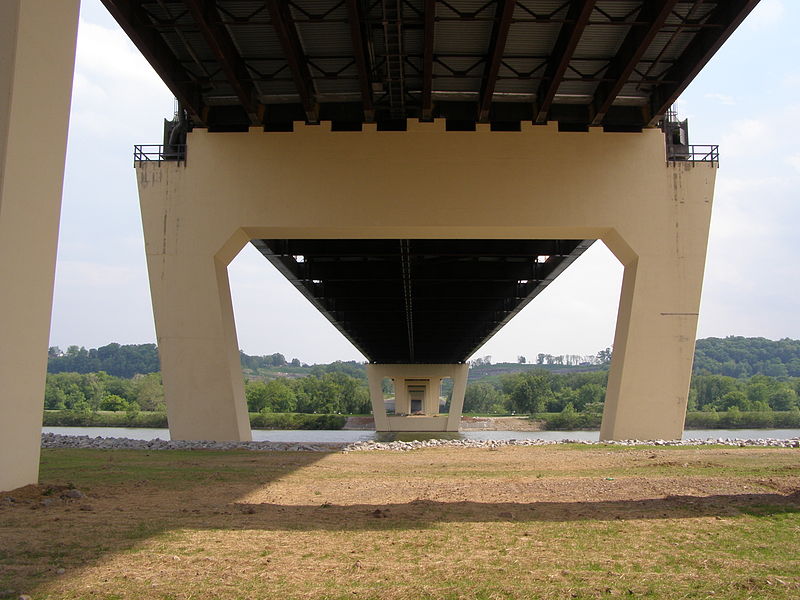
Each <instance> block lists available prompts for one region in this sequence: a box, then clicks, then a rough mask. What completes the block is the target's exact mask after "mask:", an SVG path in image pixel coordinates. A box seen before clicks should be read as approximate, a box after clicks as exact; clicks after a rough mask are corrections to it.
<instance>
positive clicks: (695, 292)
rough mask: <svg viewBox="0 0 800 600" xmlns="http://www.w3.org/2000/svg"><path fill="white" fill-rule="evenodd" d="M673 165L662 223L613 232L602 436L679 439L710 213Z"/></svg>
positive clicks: (702, 187)
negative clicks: (618, 283)
mask: <svg viewBox="0 0 800 600" xmlns="http://www.w3.org/2000/svg"><path fill="white" fill-rule="evenodd" d="M691 169H692V167H691V166H675V167H674V168H673V177H672V179H671V182H670V183H671V185H670V188H669V190H668V192H667V194H666V196H665V198H664V199H663V200H662V202H663V203H664V204H666V205H667V206H666V210H665V211H664V216H663V220H662V221H661V227H658V228H650V229H649V230H646V229H644V228H641V229H639V230H638V231H633V230H631V231H627V232H626V235H625V240H624V241H623V240H622V239H620V238H619V237H618V236H616V235H614V234H612V235H610V236H609V237H608V239H606V243H607V244H608V246H609V248H611V250H612V251H613V252H614V253H615V254H616V255H617V257H618V258H619V259H620V261H621V262H622V264H623V265H624V269H625V270H624V274H623V280H622V290H621V294H620V303H619V311H618V316H617V326H616V333H615V337H614V355H613V358H612V364H611V370H610V373H609V378H608V389H607V394H606V402H605V408H604V412H603V422H602V426H601V430H600V439H602V440H620V439H659V438H661V439H680V437H681V434H682V433H683V425H684V420H685V416H686V406H687V403H688V398H689V384H690V379H691V373H692V362H693V360H694V346H695V338H696V333H697V319H698V313H699V310H700V294H701V291H702V286H703V271H704V267H705V257H706V249H707V242H708V227H709V223H710V218H711V196H710V193H709V191H708V189H707V184H706V183H705V182H703V181H702V180H700V179H699V178H697V177H688V175H690V174H691V173H690V170H691Z"/></svg>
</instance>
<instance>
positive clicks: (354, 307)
mask: <svg viewBox="0 0 800 600" xmlns="http://www.w3.org/2000/svg"><path fill="white" fill-rule="evenodd" d="M591 243H592V240H586V241H575V240H492V239H488V240H420V239H383V240H374V239H373V240H341V239H338V240H337V239H328V240H323V239H310V240H308V239H306V240H298V239H295V240H265V239H259V240H253V245H255V247H256V248H258V249H259V250H260V251H261V252H262V253H263V254H264V256H266V257H267V258H268V259H269V261H270V262H271V263H272V264H273V265H275V267H276V268H277V269H278V270H279V271H280V272H281V273H283V274H284V275H285V276H286V278H287V279H289V281H291V282H292V284H293V285H295V287H297V288H298V289H299V290H300V292H301V293H302V294H303V295H304V296H305V297H306V298H308V300H309V301H310V302H311V303H312V304H313V305H314V306H316V307H317V308H318V309H319V310H320V312H322V314H324V315H325V316H326V317H327V318H328V319H329V320H330V321H331V323H333V325H334V326H335V327H336V328H337V329H338V330H339V331H341V332H342V333H343V334H344V335H345V337H347V339H348V340H350V341H351V342H352V343H353V345H354V346H356V348H358V349H359V350H360V351H361V352H362V354H364V356H366V357H367V359H368V360H369V361H370V362H373V363H400V364H402V363H442V364H450V363H462V362H465V361H466V360H467V359H468V358H469V357H470V356H472V354H473V353H474V352H475V351H476V350H477V349H478V348H480V347H481V346H482V345H483V344H484V343H485V342H486V341H487V340H488V339H489V338H490V337H491V336H492V335H494V333H495V332H497V331H498V330H499V329H500V328H501V327H503V326H504V325H505V324H506V323H507V322H508V321H509V320H510V319H511V318H512V317H513V316H514V315H516V314H517V313H518V312H519V311H520V310H521V309H522V308H523V307H524V306H525V305H527V304H528V302H530V301H531V300H532V299H533V298H534V297H536V295H537V294H539V293H540V292H541V291H542V290H544V289H545V287H547V285H548V284H549V283H550V282H551V281H553V280H554V279H555V278H556V277H557V276H558V275H559V274H560V273H561V272H562V271H563V270H564V269H565V268H566V267H567V266H568V265H569V264H570V263H572V262H573V261H574V260H575V259H576V258H578V256H580V255H581V254H582V253H583V251H584V250H585V249H586V248H588V247H589V245H591Z"/></svg>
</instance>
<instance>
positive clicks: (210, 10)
mask: <svg viewBox="0 0 800 600" xmlns="http://www.w3.org/2000/svg"><path fill="white" fill-rule="evenodd" d="M102 1H103V3H104V4H105V5H106V7H107V8H108V10H109V11H110V12H111V14H112V15H113V16H114V18H115V19H116V20H117V21H118V22H119V24H120V25H121V27H122V28H123V29H124V30H125V32H126V33H127V34H128V35H129V36H130V38H131V40H132V41H133V42H134V43H135V44H136V45H137V46H138V47H139V49H140V50H141V51H142V53H143V55H144V56H145V57H146V58H147V59H148V60H149V61H150V64H152V65H153V67H154V68H155V70H156V71H157V72H158V73H159V75H160V76H161V77H162V79H164V81H165V83H166V84H167V85H168V86H169V88H170V89H171V90H172V92H173V93H174V94H175V96H176V98H178V100H179V101H180V102H181V105H182V107H183V108H184V109H185V111H186V114H187V116H188V117H189V120H190V125H191V126H198V127H207V128H209V129H210V130H212V131H247V129H248V127H250V126H259V127H264V128H265V129H267V130H268V131H291V130H292V129H293V127H294V123H296V122H306V123H319V122H321V121H331V122H332V123H333V125H334V129H337V130H341V131H352V130H360V129H361V127H362V123H372V122H374V123H377V124H378V127H379V129H383V130H405V128H406V120H407V119H420V120H423V121H432V120H433V119H446V120H447V127H448V129H450V130H461V131H464V130H474V129H475V124H476V123H491V124H492V128H493V129H495V130H497V131H519V128H520V123H524V122H534V123H539V124H544V123H547V122H548V121H557V122H558V123H559V124H560V126H562V127H563V128H564V129H570V130H585V129H586V128H587V127H589V126H592V125H594V126H603V127H605V128H606V129H608V130H616V131H635V130H641V128H642V127H647V126H651V125H654V124H656V123H657V122H658V121H659V120H660V119H661V118H662V117H663V116H664V114H665V112H666V110H667V109H668V108H669V107H670V106H671V105H672V103H673V102H674V101H675V99H676V98H677V97H678V95H679V94H680V93H681V92H682V91H683V90H684V89H685V87H686V86H687V85H688V83H689V82H690V81H691V80H692V79H693V78H694V76H695V75H696V74H697V73H698V72H699V70H700V69H701V68H702V67H703V65H705V64H706V62H708V60H709V59H710V58H711V57H712V56H713V55H714V53H715V52H716V51H717V49H718V48H719V47H720V46H721V45H722V43H723V42H724V41H725V40H726V39H727V38H728V36H730V35H731V33H732V32H733V31H734V30H735V29H736V27H737V26H738V25H739V23H740V22H741V21H742V19H744V17H745V16H746V15H747V14H748V13H749V12H750V11H751V10H752V8H753V7H754V6H755V5H756V4H757V3H758V0H625V1H620V0H446V1H445V0H383V1H382V2H371V1H368V0H292V1H291V2H287V1H286V0H216V1H215V2H206V1H202V0H137V1H134V0H102Z"/></svg>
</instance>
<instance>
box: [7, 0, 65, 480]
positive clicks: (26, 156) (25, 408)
mask: <svg viewBox="0 0 800 600" xmlns="http://www.w3.org/2000/svg"><path fill="white" fill-rule="evenodd" d="M78 4H79V2H78V0H60V1H59V2H52V1H51V0H3V1H2V2H0V286H1V287H2V292H0V340H1V341H2V343H0V490H9V489H13V488H15V487H19V486H22V485H26V484H29V483H35V482H36V481H37V480H38V475H39V446H40V441H39V437H40V434H41V427H42V408H43V404H44V382H45V372H46V369H47V345H48V338H49V335H50V314H51V310H52V304H53V276H54V273H55V261H56V246H57V243H58V222H59V216H60V212H61V191H62V185H63V180H64V156H65V153H66V147H67V127H68V123H69V107H70V97H71V93H72V72H73V69H74V64H75V40H76V37H77V31H78Z"/></svg>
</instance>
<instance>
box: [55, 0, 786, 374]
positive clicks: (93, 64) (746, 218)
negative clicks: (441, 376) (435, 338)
mask: <svg viewBox="0 0 800 600" xmlns="http://www.w3.org/2000/svg"><path fill="white" fill-rule="evenodd" d="M797 22H800V2H794V1H790V0H761V3H760V4H759V5H758V6H757V7H756V9H755V10H754V11H753V13H752V14H751V15H750V16H749V17H748V18H747V20H746V21H745V22H744V23H743V24H742V26H741V27H740V28H739V29H738V30H737V31H736V32H735V33H734V34H733V36H732V37H731V38H730V39H729V40H728V42H726V44H725V45H724V46H723V47H722V48H721V49H720V50H719V52H718V53H717V54H716V55H715V57H714V58H713V59H712V60H711V62H710V63H709V64H708V65H707V66H706V67H705V69H704V70H703V71H702V72H701V73H700V75H699V76H698V77H697V78H696V79H695V80H694V82H692V84H691V85H690V86H689V88H688V89H687V90H686V91H685V92H684V94H683V95H682V96H681V98H680V99H679V101H678V103H677V108H678V111H679V113H680V115H681V117H682V118H683V117H688V118H689V130H690V141H691V143H694V144H717V143H718V144H719V145H720V155H721V166H720V169H719V171H718V173H717V184H716V193H715V198H714V210H713V216H712V223H711V235H710V239H709V250H708V261H707V264H706V278H705V283H704V289H703V299H702V305H701V310H700V321H699V327H698V338H703V337H711V336H714V337H724V336H727V335H742V336H761V337H766V338H770V339H780V338H785V337H790V338H795V339H797V338H800V316H798V307H797V303H798V296H799V292H800V276H799V275H800V269H798V263H800V244H797V242H796V240H797V233H796V229H797V224H798V223H800V192H798V190H800V145H798V144H797V142H796V140H797V138H798V133H797V132H798V130H800V63H798V61H797V60H796V57H798V56H800V37H798V36H797V35H796V30H795V24H796V23H797ZM173 112H174V100H173V97H172V95H171V94H170V92H169V91H168V90H167V88H166V86H164V84H163V83H162V82H161V80H160V79H159V78H158V76H157V75H156V74H155V73H154V72H153V71H152V69H151V68H150V66H149V65H148V63H147V62H146V61H145V60H144V58H142V56H141V55H140V54H139V52H138V51H137V50H136V48H135V47H134V46H133V44H132V43H131V42H130V41H129V40H128V38H127V37H126V36H125V34H124V33H123V32H122V31H121V30H120V29H119V27H118V26H117V24H116V22H115V21H114V20H113V18H111V16H110V15H109V14H108V13H107V12H106V10H105V9H104V8H103V6H102V4H101V3H100V1H99V0H82V7H81V18H80V26H79V31H78V47H77V56H76V66H75V80H74V89H73V95H72V111H71V117H70V133H69V143H68V147H67V160H66V170H65V178H64V195H63V205H62V215H61V233H60V238H59V247H58V261H57V266H56V283H55V295H54V305H53V318H52V327H51V336H50V344H51V345H54V346H60V347H61V348H62V349H65V348H66V347H67V346H69V345H73V344H74V345H78V346H86V347H87V348H94V347H98V346H102V345H105V344H108V343H110V342H118V343H121V344H139V343H153V342H155V341H156V334H155V327H154V324H153V314H152V307H151V304H150V293H149V289H148V282H147V266H146V262H145V255H144V241H143V235H142V226H141V220H140V215H139V204H138V195H137V191H136V179H135V176H134V170H133V165H132V153H133V145H134V144H148V143H160V141H161V137H162V120H163V118H164V117H167V118H171V117H172V114H173ZM229 276H230V282H231V290H232V295H233V304H234V312H235V315H236V325H237V333H238V338H239V347H240V348H241V349H242V350H244V351H245V352H246V353H248V354H272V353H274V352H280V353H282V354H284V355H285V356H287V358H294V357H297V358H299V359H300V360H301V361H303V362H307V363H319V362H330V361H333V360H364V357H363V356H362V355H361V354H360V353H359V352H358V351H357V350H356V349H355V348H354V347H353V346H352V345H351V344H350V343H349V342H348V341H347V340H346V339H345V338H344V337H343V336H342V335H341V334H340V333H339V332H338V331H336V329H334V328H333V326H332V325H331V324H330V323H329V322H328V321H327V320H326V319H325V318H324V317H323V316H322V315H321V314H320V313H318V312H317V311H316V309H314V308H313V307H312V306H311V304H310V303H309V302H308V301H307V300H305V299H304V298H303V297H302V296H301V295H300V294H299V292H297V291H296V290H295V289H294V287H293V286H292V285H291V284H289V283H288V281H286V280H285V279H284V278H283V277H282V276H281V275H280V274H279V273H278V272H277V271H276V270H275V269H274V268H273V267H272V266H271V265H270V264H269V263H268V262H267V261H266V260H265V259H264V258H263V257H262V256H261V255H260V254H259V253H258V252H257V251H256V250H255V249H254V248H253V247H252V246H249V245H248V246H247V247H245V249H244V250H243V251H242V252H241V254H240V255H239V256H238V257H236V259H235V260H234V261H233V262H232V263H231V265H230V267H229ZM621 281H622V268H621V266H620V264H619V262H618V261H617V260H616V258H614V256H613V255H612V254H611V253H610V252H609V251H608V250H607V249H606V248H605V246H604V245H603V244H602V243H601V242H597V243H595V244H594V245H593V246H592V247H591V248H590V249H589V250H588V251H587V252H586V253H585V254H584V255H583V256H582V257H581V258H580V259H579V260H578V261H576V262H575V263H574V264H573V265H572V266H571V267H570V268H569V269H567V270H566V271H565V272H564V273H563V274H562V275H561V276H560V277H559V278H558V279H556V281H555V282H554V283H553V284H551V285H550V286H549V287H548V288H547V289H546V290H545V291H544V292H543V293H542V294H541V295H540V296H538V297H537V298H536V299H535V300H534V301H533V302H531V303H530V304H529V305H528V306H527V307H526V308H525V309H524V310H522V311H521V312H520V314H519V315H517V316H516V317H515V318H514V319H513V320H512V321H511V322H510V323H509V324H508V325H507V326H506V327H505V328H503V329H502V330H501V331H500V332H499V333H498V334H497V335H495V336H494V337H493V338H492V339H490V340H489V341H488V342H487V343H486V344H485V345H484V346H483V347H482V348H481V349H479V350H478V352H477V353H476V356H480V357H483V356H491V357H492V360H493V361H494V362H500V361H515V360H516V359H517V357H518V356H520V355H523V356H526V357H527V358H528V360H532V359H533V358H534V357H535V356H536V354H538V353H548V354H555V355H558V354H595V353H596V352H597V351H598V350H601V349H603V348H606V347H608V346H611V345H612V343H613V339H614V326H615V321H616V313H617V304H618V301H619V292H620V285H621Z"/></svg>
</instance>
